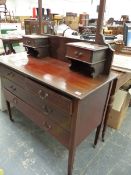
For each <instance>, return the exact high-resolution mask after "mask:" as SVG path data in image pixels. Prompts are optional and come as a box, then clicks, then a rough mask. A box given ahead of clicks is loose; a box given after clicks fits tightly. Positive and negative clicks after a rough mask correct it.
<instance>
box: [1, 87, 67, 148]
mask: <svg viewBox="0 0 131 175" xmlns="http://www.w3.org/2000/svg"><path fill="white" fill-rule="evenodd" d="M4 94H5V97H6V99H7V100H8V101H9V102H10V103H12V104H13V105H14V106H15V107H16V108H17V109H19V110H20V111H22V112H23V113H24V114H25V115H27V117H29V118H30V119H31V120H32V121H33V122H34V123H35V124H37V125H38V126H39V127H41V128H42V129H44V130H46V131H48V132H49V133H50V134H51V135H53V136H54V137H56V138H57V139H58V140H59V141H60V142H61V143H62V144H64V145H65V146H66V147H67V148H68V147H69V139H70V133H69V132H67V131H66V130H64V129H63V128H62V127H60V126H59V125H57V123H55V122H54V121H53V122H52V121H51V120H50V119H49V118H48V117H47V116H45V115H43V114H42V113H40V112H38V111H37V110H35V109H34V108H32V107H31V106H30V105H28V104H27V103H25V102H24V101H22V100H21V99H20V98H18V97H17V96H15V95H14V94H12V93H10V92H9V91H8V90H6V89H4Z"/></svg>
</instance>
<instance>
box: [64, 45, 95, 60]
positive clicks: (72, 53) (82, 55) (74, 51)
mask: <svg viewBox="0 0 131 175" xmlns="http://www.w3.org/2000/svg"><path fill="white" fill-rule="evenodd" d="M91 54H92V53H90V52H87V51H86V50H85V49H81V48H76V47H70V46H69V47H67V52H66V56H67V57H69V58H74V59H79V60H81V61H87V62H91V57H92V55H91Z"/></svg>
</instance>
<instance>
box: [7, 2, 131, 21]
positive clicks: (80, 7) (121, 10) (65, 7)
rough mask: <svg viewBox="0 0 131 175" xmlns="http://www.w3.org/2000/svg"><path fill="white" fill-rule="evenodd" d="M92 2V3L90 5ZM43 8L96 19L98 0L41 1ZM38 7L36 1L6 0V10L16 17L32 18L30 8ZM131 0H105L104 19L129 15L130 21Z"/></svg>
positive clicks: (53, 11) (117, 18)
mask: <svg viewBox="0 0 131 175" xmlns="http://www.w3.org/2000/svg"><path fill="white" fill-rule="evenodd" d="M92 1H93V3H92ZM42 4H43V8H50V9H51V12H52V13H59V14H63V15H65V14H66V12H75V13H78V14H79V13H82V12H87V13H89V15H90V18H97V12H96V8H97V5H98V4H99V0H43V1H42ZM33 7H38V0H7V8H8V9H10V10H13V11H14V14H15V15H16V16H32V8H33ZM130 7H131V0H106V13H105V19H108V18H109V17H114V18H115V19H116V20H119V19H120V17H121V15H129V17H130V20H131V12H130Z"/></svg>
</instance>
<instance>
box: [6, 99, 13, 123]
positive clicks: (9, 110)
mask: <svg viewBox="0 0 131 175" xmlns="http://www.w3.org/2000/svg"><path fill="white" fill-rule="evenodd" d="M6 104H7V109H8V113H9V117H10V120H11V121H12V122H14V120H13V118H12V114H11V107H10V103H9V102H8V101H7V100H6Z"/></svg>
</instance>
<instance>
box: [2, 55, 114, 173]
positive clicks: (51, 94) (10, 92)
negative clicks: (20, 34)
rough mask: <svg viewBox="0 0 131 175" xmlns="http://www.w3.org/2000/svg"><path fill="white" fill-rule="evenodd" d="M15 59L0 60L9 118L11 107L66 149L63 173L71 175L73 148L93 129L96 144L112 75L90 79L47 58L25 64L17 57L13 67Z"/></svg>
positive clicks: (66, 64)
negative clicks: (66, 168) (66, 167)
mask: <svg viewBox="0 0 131 175" xmlns="http://www.w3.org/2000/svg"><path fill="white" fill-rule="evenodd" d="M16 56H17V54H16V55H15V57H14V60H13V61H11V58H12V55H9V56H6V57H5V58H4V59H6V62H5V61H4V59H3V60H2V59H1V60H0V75H1V76H2V79H3V81H2V82H3V88H4V94H5V98H6V102H7V106H8V111H9V115H10V119H12V114H11V108H10V104H13V106H15V107H16V108H17V109H19V110H20V111H22V112H23V113H24V114H25V115H26V116H27V117H28V118H29V119H31V120H32V121H33V122H34V123H35V124H37V125H38V126H39V127H41V128H42V129H44V130H45V131H47V132H49V133H50V134H51V135H52V136H54V137H55V138H56V139H57V140H58V141H59V142H60V143H62V144H63V145H64V146H65V147H66V148H67V149H68V150H69V157H68V173H67V174H68V175H72V170H73V162H74V156H75V150H76V147H77V146H78V145H79V144H80V143H81V142H82V141H83V140H84V139H85V138H86V137H87V136H88V135H89V133H90V132H91V131H93V130H94V129H96V128H97V132H96V136H95V142H94V143H95V144H96V143H97V140H98V136H99V133H100V129H101V126H102V123H103V121H104V119H105V111H106V109H107V106H108V102H109V99H110V95H111V92H112V87H113V84H114V81H115V79H116V76H115V75H114V74H110V76H102V75H101V76H99V77H98V78H95V79H92V78H90V77H87V76H84V75H82V74H79V73H76V72H74V71H72V70H70V69H69V63H65V62H63V61H60V60H57V59H54V58H51V57H47V58H44V59H36V58H33V57H27V58H26V59H28V61H26V63H25V62H23V58H22V57H21V58H20V57H19V65H17V64H16V63H17V60H16V59H15V58H16ZM96 99H97V100H96Z"/></svg>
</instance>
